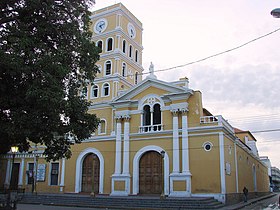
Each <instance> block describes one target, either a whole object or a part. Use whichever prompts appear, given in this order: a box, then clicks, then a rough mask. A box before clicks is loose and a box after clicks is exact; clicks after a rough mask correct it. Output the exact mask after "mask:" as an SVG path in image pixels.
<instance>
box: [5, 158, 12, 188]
mask: <svg viewBox="0 0 280 210" xmlns="http://www.w3.org/2000/svg"><path fill="white" fill-rule="evenodd" d="M10 173H11V159H8V162H7V168H6V178H5V185H6V186H9V185H10Z"/></svg>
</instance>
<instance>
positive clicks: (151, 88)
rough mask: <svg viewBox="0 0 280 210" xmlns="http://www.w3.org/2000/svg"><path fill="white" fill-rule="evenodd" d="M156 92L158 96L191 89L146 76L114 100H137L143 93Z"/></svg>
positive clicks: (186, 91) (177, 93)
mask: <svg viewBox="0 0 280 210" xmlns="http://www.w3.org/2000/svg"><path fill="white" fill-rule="evenodd" d="M151 93H153V94H157V95H160V96H164V95H172V96H174V95H182V94H187V93H191V94H192V90H191V89H188V88H185V87H179V86H177V85H174V84H172V83H169V82H165V81H162V80H157V79H151V78H146V79H145V80H143V81H142V82H141V83H139V84H138V85H136V86H134V87H132V88H131V89H129V90H128V91H127V92H125V93H123V94H122V95H121V96H119V97H117V98H116V99H115V100H114V102H121V101H130V100H139V99H141V98H142V97H143V95H145V94H151Z"/></svg>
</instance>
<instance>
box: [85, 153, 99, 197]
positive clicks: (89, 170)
mask: <svg viewBox="0 0 280 210" xmlns="http://www.w3.org/2000/svg"><path fill="white" fill-rule="evenodd" d="M99 172H100V162H99V159H98V157H97V156H96V155H95V154H89V155H87V156H86V157H85V159H84V161H83V171H82V192H88V193H90V192H94V193H95V194H98V193H99Z"/></svg>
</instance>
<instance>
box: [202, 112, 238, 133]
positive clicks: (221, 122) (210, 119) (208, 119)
mask: <svg viewBox="0 0 280 210" xmlns="http://www.w3.org/2000/svg"><path fill="white" fill-rule="evenodd" d="M200 124H203V125H218V126H224V127H225V128H226V129H228V130H230V131H231V132H234V129H233V127H232V126H231V125H230V124H229V123H228V121H227V120H225V119H224V118H223V117H222V115H216V116H204V117H200Z"/></svg>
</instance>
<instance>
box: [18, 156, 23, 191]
mask: <svg viewBox="0 0 280 210" xmlns="http://www.w3.org/2000/svg"><path fill="white" fill-rule="evenodd" d="M23 169H24V158H21V163H20V169H19V179H18V185H19V187H22V183H23V172H24V171H23Z"/></svg>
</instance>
